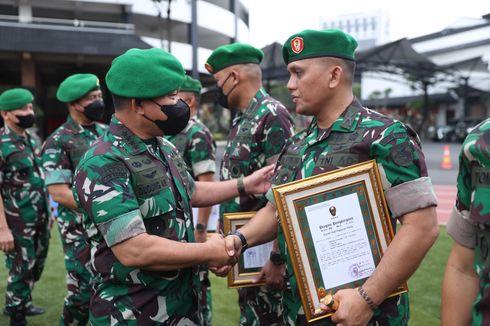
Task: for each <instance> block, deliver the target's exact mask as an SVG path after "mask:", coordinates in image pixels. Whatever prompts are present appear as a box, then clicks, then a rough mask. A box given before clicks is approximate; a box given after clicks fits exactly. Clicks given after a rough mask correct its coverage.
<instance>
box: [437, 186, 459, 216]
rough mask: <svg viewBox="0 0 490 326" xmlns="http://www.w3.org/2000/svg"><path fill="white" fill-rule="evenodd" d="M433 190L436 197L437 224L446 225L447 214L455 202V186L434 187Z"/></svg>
mask: <svg viewBox="0 0 490 326" xmlns="http://www.w3.org/2000/svg"><path fill="white" fill-rule="evenodd" d="M434 190H435V192H436V196H437V202H438V205H437V218H438V219H439V224H443V225H446V223H447V220H448V218H449V214H451V211H452V209H453V206H454V203H455V201H456V186H455V185H454V186H443V185H441V186H437V185H435V186H434Z"/></svg>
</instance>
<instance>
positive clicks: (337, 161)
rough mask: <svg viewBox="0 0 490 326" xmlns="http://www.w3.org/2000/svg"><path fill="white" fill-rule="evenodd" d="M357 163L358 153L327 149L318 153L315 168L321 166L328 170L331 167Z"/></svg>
mask: <svg viewBox="0 0 490 326" xmlns="http://www.w3.org/2000/svg"><path fill="white" fill-rule="evenodd" d="M356 163H359V154H355V153H349V152H347V150H344V151H340V152H339V151H328V152H325V153H322V154H320V156H319V157H318V159H317V161H316V163H315V168H322V169H323V170H326V171H329V170H332V168H338V167H345V166H349V165H353V164H356Z"/></svg>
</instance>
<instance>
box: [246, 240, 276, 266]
mask: <svg viewBox="0 0 490 326" xmlns="http://www.w3.org/2000/svg"><path fill="white" fill-rule="evenodd" d="M271 250H272V241H271V242H267V243H264V244H261V245H260V246H255V247H252V248H248V249H247V250H245V252H244V253H243V267H244V268H260V267H263V266H264V265H265V263H267V261H268V260H269V257H270V254H271Z"/></svg>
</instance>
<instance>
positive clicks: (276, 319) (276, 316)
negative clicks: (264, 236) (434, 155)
mask: <svg viewBox="0 0 490 326" xmlns="http://www.w3.org/2000/svg"><path fill="white" fill-rule="evenodd" d="M293 134H294V131H293V120H292V117H291V115H290V114H289V113H288V111H287V110H286V108H285V107H284V106H283V105H282V104H281V103H279V102H278V101H276V100H275V99H273V98H272V97H270V96H269V95H268V94H267V93H266V92H265V90H264V89H263V88H261V89H260V90H259V91H258V92H257V93H256V95H255V97H254V98H253V99H252V100H251V101H250V103H249V105H248V107H247V108H246V109H245V111H243V112H239V113H238V114H237V116H236V117H235V119H234V120H233V125H232V127H231V130H230V133H229V136H228V143H227V145H226V148H225V152H224V155H223V161H222V162H221V169H220V179H221V180H222V181H223V180H229V179H235V178H238V177H240V176H247V175H249V174H251V173H253V172H254V171H256V170H258V169H260V168H263V167H264V166H267V165H268V164H271V163H273V162H274V161H275V159H276V158H277V155H278V154H279V153H280V152H281V149H282V147H283V146H284V144H285V142H286V140H287V139H288V138H290V137H291V136H292V135H293ZM266 203H267V199H266V198H265V196H263V195H256V196H255V195H241V196H239V197H236V198H234V199H232V200H230V201H227V202H223V203H222V204H221V205H220V228H221V230H223V214H224V213H235V212H245V211H256V210H259V209H260V208H262V207H264V206H265V204H266ZM238 296H239V298H238V302H239V305H240V325H280V324H283V319H282V318H283V308H282V291H268V290H267V289H266V287H265V286H260V287H249V288H242V289H239V290H238Z"/></svg>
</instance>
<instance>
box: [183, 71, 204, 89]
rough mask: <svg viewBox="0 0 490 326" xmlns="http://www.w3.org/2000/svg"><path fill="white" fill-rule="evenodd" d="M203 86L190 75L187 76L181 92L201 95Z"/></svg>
mask: <svg viewBox="0 0 490 326" xmlns="http://www.w3.org/2000/svg"><path fill="white" fill-rule="evenodd" d="M201 89H202V85H201V82H200V81H199V80H197V79H194V78H192V77H191V76H189V75H185V78H184V82H183V83H182V86H180V91H182V92H194V93H198V94H199V93H201Z"/></svg>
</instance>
